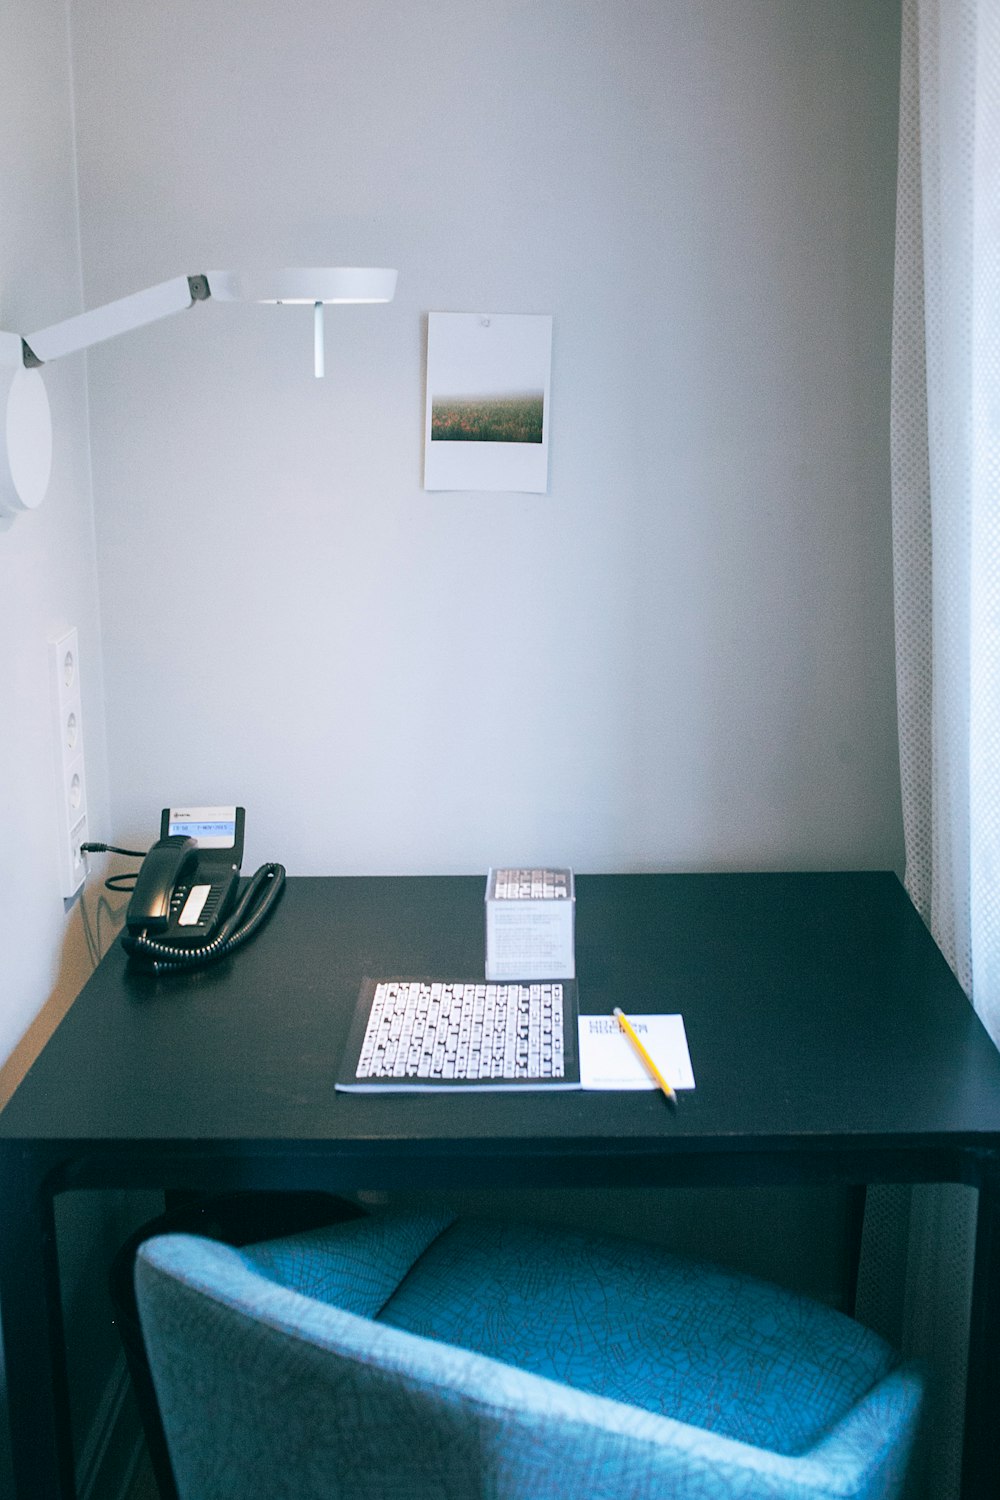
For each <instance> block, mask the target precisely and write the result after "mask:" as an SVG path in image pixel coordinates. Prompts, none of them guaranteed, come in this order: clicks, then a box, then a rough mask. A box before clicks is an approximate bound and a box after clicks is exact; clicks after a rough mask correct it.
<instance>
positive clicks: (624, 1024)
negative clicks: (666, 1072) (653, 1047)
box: [614, 1005, 677, 1105]
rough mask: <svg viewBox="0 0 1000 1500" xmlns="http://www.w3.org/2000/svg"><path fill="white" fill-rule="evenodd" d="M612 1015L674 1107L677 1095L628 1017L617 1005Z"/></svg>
mask: <svg viewBox="0 0 1000 1500" xmlns="http://www.w3.org/2000/svg"><path fill="white" fill-rule="evenodd" d="M614 1013H615V1015H616V1016H617V1017H618V1024H619V1026H620V1027H621V1029H622V1031H624V1033H625V1035H626V1036H627V1037H628V1039H629V1041H630V1042H631V1043H632V1046H633V1047H634V1048H635V1050H636V1051H637V1052H638V1054H639V1056H640V1057H641V1058H642V1061H643V1062H644V1063H645V1065H646V1067H647V1068H648V1069H649V1071H650V1073H652V1075H653V1077H654V1078H655V1079H656V1081H657V1083H658V1084H659V1085H660V1088H661V1089H662V1090H663V1092H664V1093H665V1094H666V1096H667V1098H668V1099H669V1101H670V1103H671V1104H674V1105H676V1103H677V1095H676V1094H675V1093H674V1091H673V1089H672V1088H671V1087H670V1085H669V1083H668V1082H667V1080H666V1079H665V1078H664V1076H663V1074H662V1073H661V1072H660V1070H659V1068H658V1067H657V1066H656V1064H655V1062H654V1061H653V1059H652V1058H651V1057H650V1055H649V1053H648V1052H647V1051H646V1049H645V1047H644V1046H643V1045H642V1043H641V1042H640V1040H639V1038H638V1035H637V1034H636V1031H635V1028H634V1027H633V1025H632V1022H631V1021H630V1020H629V1018H628V1016H627V1015H626V1014H625V1012H624V1011H623V1010H621V1009H619V1007H618V1006H617V1005H616V1006H615V1010H614Z"/></svg>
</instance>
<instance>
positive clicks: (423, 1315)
mask: <svg viewBox="0 0 1000 1500" xmlns="http://www.w3.org/2000/svg"><path fill="white" fill-rule="evenodd" d="M378 1318H379V1321H382V1322H384V1323H387V1324H390V1325H391V1326H393V1327H395V1328H399V1329H404V1330H406V1331H408V1332H411V1333H415V1334H419V1335H422V1336H424V1337H426V1338H431V1339H437V1340H440V1341H443V1342H446V1343H449V1344H453V1345H457V1346H459V1347H460V1348H464V1349H467V1350H470V1351H474V1352H476V1353H480V1354H485V1355H488V1356H490V1357H492V1358H495V1359H497V1360H502V1361H504V1362H505V1363H507V1364H510V1365H515V1366H518V1367H519V1368H521V1369H524V1370H528V1371H531V1372H532V1373H534V1374H538V1375H544V1376H547V1377H549V1378H551V1379H554V1380H559V1381H562V1382H564V1383H566V1384H568V1385H571V1386H574V1387H576V1388H577V1389H579V1390H582V1391H586V1392H589V1393H591V1394H594V1395H600V1396H606V1397H610V1398H612V1399H614V1400H617V1401H622V1402H626V1403H628V1404H630V1405H633V1406H638V1407H642V1408H645V1409H646V1410H647V1411H650V1412H654V1413H656V1414H657V1415H660V1416H667V1417H673V1418H676V1419H677V1420H679V1421H682V1422H686V1423H690V1424H692V1425H694V1426H697V1427H701V1428H706V1429H708V1430H710V1431H712V1432H718V1433H720V1434H724V1435H725V1436H727V1437H732V1438H735V1439H738V1440H739V1441H742V1442H745V1443H749V1444H752V1445H753V1446H755V1447H758V1448H765V1449H769V1450H770V1451H772V1452H775V1453H782V1454H788V1455H795V1454H799V1453H802V1452H803V1451H805V1450H806V1449H807V1448H809V1447H810V1446H811V1445H812V1444H813V1443H814V1442H816V1441H817V1440H818V1439H819V1438H820V1437H821V1436H822V1435H823V1434H824V1433H825V1432H827V1431H828V1430H829V1429H830V1427H831V1426H832V1425H834V1424H835V1423H836V1422H837V1421H839V1420H840V1419H841V1418H842V1417H843V1416H844V1415H845V1414H846V1412H847V1411H849V1410H850V1408H851V1407H852V1406H854V1405H855V1403H856V1402H857V1401H859V1400H860V1399H861V1398H862V1397H863V1396H864V1395H865V1394H866V1393H867V1392H868V1391H869V1390H870V1389H871V1388H872V1386H873V1385H875V1384H876V1382H878V1381H879V1380H880V1379H882V1378H883V1376H884V1375H885V1374H886V1373H887V1372H888V1371H889V1370H890V1369H892V1368H893V1366H894V1365H895V1363H896V1360H895V1356H894V1354H893V1352H892V1350H891V1349H890V1348H889V1346H888V1345H886V1344H885V1343H883V1341H882V1340H881V1339H879V1338H878V1337H877V1336H876V1335H875V1334H873V1333H871V1332H869V1331H868V1330H867V1329H865V1328H863V1327H862V1326H861V1325H860V1324H859V1323H856V1322H855V1321H853V1320H852V1319H850V1318H847V1317H845V1316H843V1315H842V1314H840V1313H838V1312H836V1311H834V1310H833V1309H831V1308H828V1307H824V1306H822V1305H821V1304H818V1303H816V1302H813V1301H812V1300H810V1299H808V1298H805V1297H801V1296H798V1295H796V1294H794V1293H790V1292H787V1291H784V1290H782V1289H780V1288H778V1287H774V1286H770V1285H768V1284H766V1283H763V1282H760V1281H757V1280H755V1279H753V1278H750V1277H746V1276H741V1275H737V1274H733V1273H728V1272H724V1271H721V1270H717V1269H714V1268H712V1267H707V1266H705V1265H703V1264H701V1263H699V1262H692V1261H687V1260H684V1259H681V1258H679V1257H676V1256H673V1255H670V1254H668V1253H667V1252H665V1251H663V1250H660V1249H658V1248H656V1247H654V1246H649V1245H642V1244H638V1243H636V1242H634V1241H629V1240H618V1239H615V1238H612V1237H610V1236H595V1235H587V1234H577V1233H569V1232H564V1231H559V1230H552V1229H548V1228H539V1227H533V1226H531V1225H524V1224H507V1223H492V1222H489V1221H478V1220H471V1219H469V1220H466V1219H460V1220H457V1221H455V1222H453V1223H452V1224H451V1225H450V1226H448V1227H447V1228H445V1229H444V1230H443V1231H442V1232H441V1233H440V1234H438V1235H437V1237H436V1238H433V1239H432V1240H431V1241H430V1243H429V1244H428V1245H427V1247H426V1248H425V1249H423V1251H422V1253H421V1254H420V1255H419V1258H418V1259H416V1261H415V1263H414V1264H413V1265H412V1267H411V1268H410V1270H409V1271H408V1272H407V1273H406V1274H405V1276H404V1277H403V1279H402V1281H401V1282H400V1284H399V1286H398V1288H397V1290H396V1291H395V1292H394V1293H393V1294H392V1295H391V1296H390V1297H389V1298H388V1301H387V1302H386V1303H385V1305H384V1306H383V1308H382V1310H381V1312H380V1313H379V1314H378Z"/></svg>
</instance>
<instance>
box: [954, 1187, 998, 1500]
mask: <svg viewBox="0 0 1000 1500" xmlns="http://www.w3.org/2000/svg"><path fill="white" fill-rule="evenodd" d="M998 1496H1000V1161H997V1160H991V1161H990V1162H988V1163H987V1164H986V1166H985V1167H984V1170H983V1176H982V1180H981V1182H980V1185H979V1209H978V1213H977V1218H976V1265H975V1274H974V1277H973V1283H972V1317H971V1321H970V1327H969V1372H968V1386H967V1388H966V1398H965V1446H964V1449H963V1454H962V1500H997V1497H998Z"/></svg>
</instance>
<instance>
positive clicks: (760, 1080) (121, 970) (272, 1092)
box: [0, 872, 1000, 1181]
mask: <svg viewBox="0 0 1000 1500" xmlns="http://www.w3.org/2000/svg"><path fill="white" fill-rule="evenodd" d="M483 892H484V880H483V879H482V878H480V877H427V878H424V877H412V878H377V877H373V878H323V879H310V878H292V879H290V880H289V881H288V883H287V888H286V892H285V895H284V898H283V900H282V902H281V904H280V905H279V907H278V908H277V910H276V912H275V914H274V916H273V917H272V919H271V920H270V922H269V923H268V924H267V925H266V926H265V927H264V928H263V929H262V930H261V932H260V933H259V934H258V935H257V937H256V938H255V939H254V940H253V941H252V942H251V943H250V944H248V946H247V947H246V948H245V949H243V950H242V951H241V952H239V953H237V954H236V955H235V956H233V957H232V958H231V959H228V960H226V961H224V962H223V963H222V964H220V965H218V966H216V967H215V968H214V969H208V970H205V971H203V972H202V973H201V974H199V975H197V976H185V977H181V978H175V977H169V978H162V979H154V978H149V977H143V976H138V975H133V974H130V973H129V972H128V971H127V969H126V966H125V960H124V956H123V955H122V953H121V951H120V949H119V947H118V945H117V944H116V945H115V947H114V948H113V950H112V951H111V952H110V953H109V954H108V955H107V957H106V958H105V959H104V961H103V962H102V964H101V965H100V967H99V968H98V970H97V972H96V973H95V974H94V976H93V978H92V979H91V980H90V982H89V984H88V985H87V986H86V987H85V989H84V990H83V992H82V994H81V995H80V997H79V999H78V1000H77V1001H76V1003H75V1004H74V1006H73V1007H72V1009H71V1010H70V1012H69V1014H68V1015H67V1017H66V1018H65V1020H64V1021H63V1022H62V1024H61V1025H60V1026H59V1028H58V1029H57V1031H56V1033H55V1034H54V1036H53V1037H52V1039H51V1040H50V1041H49V1043H48V1045H47V1046H46V1047H45V1049H44V1050H43V1052H42V1054H41V1056H40V1057H39V1059H38V1061H37V1062H36V1064H35V1065H34V1067H33V1068H32V1069H31V1070H30V1072H29V1073H28V1075H27V1077H26V1078H25V1080H24V1081H23V1083H22V1085H21V1087H20V1088H19V1089H18V1091H17V1092H16V1094H15V1095H14V1097H13V1099H12V1100H11V1101H10V1103H9V1104H8V1106H7V1108H6V1109H5V1110H4V1112H3V1113H2V1115H0V1141H2V1140H6V1141H8V1142H14V1141H16V1140H22V1141H31V1142H33V1143H35V1145H36V1146H39V1145H42V1144H43V1143H46V1142H48V1143H51V1144H52V1145H53V1146H56V1145H57V1143H58V1146H59V1147H60V1148H61V1149H62V1150H65V1149H66V1148H67V1147H70V1148H71V1149H72V1147H73V1146H74V1145H75V1146H76V1147H78V1148H79V1147H83V1148H84V1149H85V1150H86V1149H89V1150H91V1151H93V1152H95V1153H96V1154H97V1155H98V1156H100V1154H101V1152H102V1147H104V1148H110V1147H112V1146H113V1147H114V1149H115V1150H116V1151H118V1152H119V1153H120V1152H121V1151H122V1150H123V1149H125V1150H126V1151H127V1149H128V1146H129V1143H135V1145H136V1147H137V1148H143V1147H148V1146H149V1144H150V1143H152V1142H156V1143H158V1145H159V1147H160V1149H161V1150H162V1149H163V1148H164V1147H169V1146H173V1147H174V1148H175V1149H176V1150H177V1151H179V1152H180V1153H181V1154H183V1153H184V1152H185V1151H188V1150H197V1151H198V1152H199V1153H203V1152H205V1151H211V1150H213V1149H214V1150H216V1151H224V1150H226V1149H227V1148H228V1147H232V1146H233V1143H239V1145H240V1146H241V1147H242V1148H244V1149H246V1148H248V1147H249V1148H251V1149H256V1150H260V1149H266V1146H267V1143H272V1144H273V1145H275V1146H276V1147H278V1146H283V1145H285V1144H287V1143H289V1142H298V1143H313V1144H314V1145H315V1146H316V1147H319V1148H323V1149H324V1150H329V1149H330V1148H334V1149H335V1150H336V1151H337V1152H344V1153H347V1154H348V1155H349V1156H351V1157H352V1158H353V1159H354V1163H355V1171H356V1170H357V1159H358V1157H359V1156H360V1157H365V1156H366V1155H368V1154H371V1155H372V1156H373V1157H374V1156H376V1155H377V1153H378V1151H379V1150H380V1149H383V1148H384V1147H385V1146H386V1144H387V1143H391V1145H392V1150H393V1157H394V1161H395V1162H396V1163H397V1165H398V1164H399V1163H400V1162H403V1163H404V1170H405V1162H406V1159H407V1156H408V1154H410V1153H412V1155H413V1156H420V1155H424V1156H426V1155H428V1154H429V1155H430V1156H431V1157H433V1155H434V1152H435V1151H436V1150H439V1149H441V1148H444V1147H447V1148H448V1151H449V1152H451V1153H454V1152H455V1150H456V1148H458V1150H459V1151H460V1153H461V1154H464V1155H465V1157H466V1159H467V1161H468V1158H469V1157H472V1156H475V1155H477V1154H482V1155H483V1156H484V1157H486V1156H490V1157H493V1158H496V1157H498V1156H502V1155H503V1154H504V1153H505V1152H507V1151H510V1152H513V1153H514V1154H515V1155H516V1156H518V1157H519V1158H520V1160H521V1164H522V1165H523V1164H524V1161H525V1158H526V1157H537V1158H542V1157H545V1156H558V1157H561V1158H564V1159H565V1158H566V1157H567V1156H568V1155H571V1154H572V1155H575V1156H577V1157H578V1158H580V1159H581V1160H583V1159H585V1158H587V1157H590V1159H591V1161H592V1162H593V1161H594V1160H595V1159H599V1158H601V1157H605V1158H610V1157H614V1158H615V1159H616V1162H617V1168H618V1169H621V1168H622V1167H623V1165H624V1166H625V1168H626V1178H625V1179H621V1180H628V1178H627V1164H628V1162H629V1161H630V1160H631V1159H634V1161H635V1168H636V1173H637V1177H636V1180H647V1181H648V1180H653V1179H651V1178H650V1176H649V1175H648V1174H649V1169H650V1166H651V1163H653V1162H654V1161H655V1162H659V1163H660V1165H661V1168H662V1173H663V1179H664V1180H676V1178H675V1176H674V1175H673V1174H672V1173H671V1172H670V1170H669V1169H668V1166H667V1165H666V1164H669V1163H673V1165H674V1166H675V1167H676V1166H677V1165H678V1163H680V1162H681V1161H682V1160H683V1159H685V1158H691V1157H692V1156H695V1155H697V1156H700V1157H702V1161H701V1168H700V1169H699V1170H703V1169H704V1168H705V1167H706V1165H707V1163H706V1162H705V1160H704V1155H705V1154H706V1153H708V1154H712V1153H715V1154H717V1155H721V1154H728V1155H729V1156H732V1154H733V1153H737V1154H739V1153H741V1152H751V1153H756V1152H763V1153H765V1154H768V1155H771V1156H774V1155H775V1153H777V1155H779V1156H780V1155H781V1154H782V1153H787V1152H795V1151H799V1152H808V1153H809V1154H810V1156H811V1158H812V1164H811V1167H810V1175H812V1176H815V1175H816V1157H817V1155H819V1156H822V1154H823V1152H824V1151H828V1152H831V1153H836V1152H843V1151H845V1150H847V1151H850V1150H853V1149H863V1150H865V1151H867V1152H868V1153H870V1152H871V1150H872V1149H873V1148H876V1149H881V1150H882V1151H883V1152H886V1153H891V1152H892V1150H893V1148H897V1147H898V1148H905V1150H906V1151H907V1152H913V1151H914V1150H915V1149H917V1150H919V1151H920V1152H922V1153H923V1154H924V1156H925V1158H926V1155H927V1153H928V1152H931V1153H933V1152H934V1150H935V1149H936V1148H940V1149H942V1150H954V1149H960V1150H961V1151H963V1152H965V1153H966V1154H968V1152H969V1149H970V1147H971V1148H975V1147H976V1146H977V1144H982V1146H983V1147H984V1148H995V1147H996V1145H997V1143H998V1141H1000V1054H998V1053H997V1051H996V1049H995V1048H994V1046H993V1045H992V1043H991V1042H990V1040H989V1038H988V1036H987V1035H986V1032H985V1031H984V1029H983V1027H982V1026H981V1024H980V1022H979V1021H978V1019H977V1018H976V1016H975V1015H974V1013H973V1011H972V1009H971V1007H970V1006H969V1004H968V1002H967V1001H966V999H965V996H964V995H963V993H962V991H961V989H960V988H959V986H958V984H957V983H956V981H955V980H954V978H953V977H952V975H951V973H950V971H949V969H948V967H947V965H946V963H945V961H944V959H943V958H942V957H941V955H940V953H939V952H938V950H937V949H936V947H935V946H934V944H933V943H932V941H931V939H930V937H929V936H928V934H927V932H926V929H925V928H924V926H923V924H922V922H921V921H920V919H919V917H918V916H917V914H916V913H915V911H914V910H913V908H912V906H911V904H910V902H909V899H908V898H907V896H906V894H905V892H904V891H903V889H902V887H901V886H900V884H899V882H898V881H897V879H896V878H895V876H893V875H891V874H886V873H877V872H864V873H843V874H839V873H834V874H828V873H822V874H751V875H730V874H725V875H636V876H597V875H594V876H586V875H581V876H580V877H578V880H577V910H576V951H577V974H578V978H579V988H580V1004H581V1009H582V1010H583V1011H585V1012H602V1011H603V1012H609V1011H610V1010H611V1009H612V1007H613V1006H614V1005H616V1004H620V1005H622V1006H623V1008H625V1009H626V1010H628V1009H631V1010H633V1011H639V1012H642V1011H656V1010H664V1011H675V1010H676V1011H680V1012H681V1013H682V1014H683V1016H684V1021H685V1026H686V1029H687V1035H688V1041H689V1045H690V1050H691V1057H692V1063H693V1066H694V1072H695V1077H696V1080H697V1085H698V1086H697V1089H696V1091H695V1092H694V1093H685V1094H683V1095H681V1097H680V1103H679V1108H678V1109H677V1110H676V1111H671V1110H670V1109H668V1108H666V1107H665V1105H664V1100H663V1099H662V1097H661V1096H660V1095H659V1093H657V1092H649V1093H645V1092H639V1093H629V1094H613V1093H583V1092H580V1093H577V1092H569V1093H567V1092H553V1093H551V1094H547V1093H532V1094H531V1095H528V1096H525V1095H523V1094H519V1095H517V1096H514V1095H511V1094H506V1093H498V1094H492V1093H484V1094H475V1095H465V1096H457V1095H449V1096H447V1097H444V1098H442V1097H440V1096H436V1095H435V1096H429V1095H396V1096H393V1095H384V1094H383V1095H372V1096H366V1095H344V1094H338V1093H335V1092H334V1087H333V1083H334V1077H335V1074H336V1070H337V1064H338V1061H339V1058H340V1053H341V1049H342V1047H343V1044H344V1041H345V1038H346V1033H347V1028H348V1024H349V1021H350V1018H351V1015H352V1012H353V1009H354V1005H355V1001H356V998H357V994H358V988H359V985H360V982H361V979H362V977H363V975H365V974H368V975H370V976H372V977H375V978H377V977H379V976H381V975H388V974H394V973H414V974H439V975H440V976H441V977H442V978H446V977H455V978H458V977H474V976H476V975H478V974H481V973H482V964H483V931H484V913H483ZM932 1166H933V1164H932ZM890 1167H891V1162H887V1167H886V1169H887V1170H888V1169H889V1168H890ZM563 1168H565V1160H564V1162H563ZM654 1175H655V1174H654ZM878 1175H882V1174H881V1173H880V1174H878ZM897 1175H898V1176H899V1177H900V1178H901V1179H905V1178H907V1177H909V1176H910V1172H909V1171H908V1170H906V1169H903V1170H901V1171H900V1172H899V1173H898V1174H897ZM920 1175H923V1176H931V1175H934V1171H933V1170H931V1169H930V1168H928V1167H927V1166H926V1163H925V1167H924V1168H922V1169H921V1172H920ZM944 1175H949V1174H948V1173H947V1172H946V1173H944ZM561 1180H563V1181H566V1180H567V1178H566V1173H565V1170H563V1171H562V1175H561ZM591 1180H592V1179H591ZM869 1180H872V1174H871V1173H869Z"/></svg>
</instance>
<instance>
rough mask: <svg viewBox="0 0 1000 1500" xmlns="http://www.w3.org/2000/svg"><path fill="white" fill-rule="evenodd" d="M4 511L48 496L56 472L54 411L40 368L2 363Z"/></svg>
mask: <svg viewBox="0 0 1000 1500" xmlns="http://www.w3.org/2000/svg"><path fill="white" fill-rule="evenodd" d="M0 419H2V421H0V513H2V514H4V515H8V516H16V515H18V514H20V512H21V511H25V510H34V509H35V507H36V506H38V505H41V503H42V501H43V500H44V499H45V492H46V490H47V489H48V487H49V476H50V474H51V473H52V413H51V411H50V410H49V398H48V394H47V392H46V390H45V382H44V380H43V379H42V375H41V371H40V370H26V369H24V367H23V366H22V367H20V368H17V369H13V370H11V369H9V368H4V367H3V366H0Z"/></svg>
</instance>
